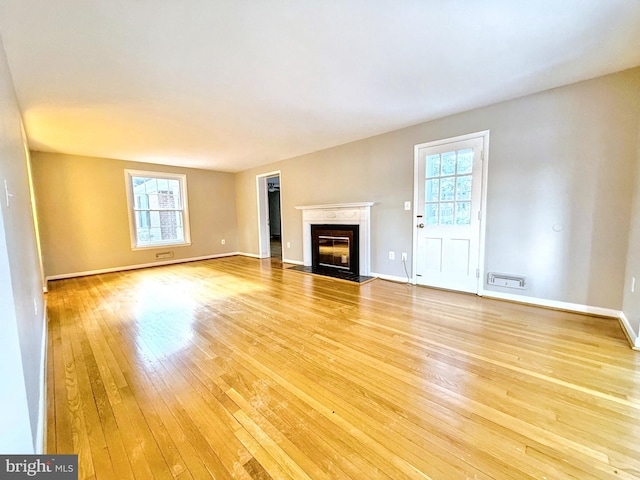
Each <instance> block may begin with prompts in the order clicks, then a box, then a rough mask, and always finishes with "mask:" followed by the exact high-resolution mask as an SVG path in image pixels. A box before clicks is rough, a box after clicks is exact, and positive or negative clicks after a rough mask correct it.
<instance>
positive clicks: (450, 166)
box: [442, 152, 456, 175]
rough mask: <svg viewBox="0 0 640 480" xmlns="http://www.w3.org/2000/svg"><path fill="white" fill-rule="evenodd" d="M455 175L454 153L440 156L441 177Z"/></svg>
mask: <svg viewBox="0 0 640 480" xmlns="http://www.w3.org/2000/svg"><path fill="white" fill-rule="evenodd" d="M455 173H456V152H447V153H443V154H442V175H453V174H455Z"/></svg>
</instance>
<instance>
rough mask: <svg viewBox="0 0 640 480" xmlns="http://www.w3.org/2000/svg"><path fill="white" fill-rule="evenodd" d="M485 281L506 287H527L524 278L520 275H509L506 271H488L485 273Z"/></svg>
mask: <svg viewBox="0 0 640 480" xmlns="http://www.w3.org/2000/svg"><path fill="white" fill-rule="evenodd" d="M487 283H488V284H489V285H496V286H498V287H507V288H520V289H524V288H527V282H526V278H525V277H523V276H522V275H511V274H508V273H495V272H489V273H488V274H487Z"/></svg>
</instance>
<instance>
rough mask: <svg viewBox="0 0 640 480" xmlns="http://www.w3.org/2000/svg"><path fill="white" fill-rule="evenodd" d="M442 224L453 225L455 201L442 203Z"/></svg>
mask: <svg viewBox="0 0 640 480" xmlns="http://www.w3.org/2000/svg"><path fill="white" fill-rule="evenodd" d="M440 225H453V202H447V203H441V204H440Z"/></svg>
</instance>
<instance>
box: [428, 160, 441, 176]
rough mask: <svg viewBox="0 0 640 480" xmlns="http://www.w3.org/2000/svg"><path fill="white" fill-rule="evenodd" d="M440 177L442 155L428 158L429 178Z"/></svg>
mask: <svg viewBox="0 0 640 480" xmlns="http://www.w3.org/2000/svg"><path fill="white" fill-rule="evenodd" d="M439 176H440V155H429V156H428V157H427V178H433V177H439Z"/></svg>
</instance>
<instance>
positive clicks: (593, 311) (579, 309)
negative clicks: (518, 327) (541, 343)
mask: <svg viewBox="0 0 640 480" xmlns="http://www.w3.org/2000/svg"><path fill="white" fill-rule="evenodd" d="M480 296H482V297H485V298H495V299H498V300H509V301H511V302H517V303H525V304H528V305H535V306H538V307H548V308H556V309H558V310H567V311H570V312H575V313H586V314H588V315H598V316H601V317H611V318H620V310H613V309H611V308H602V307H592V306H590V305H582V304H580V303H569V302H560V301H558V300H547V299H546V298H536V297H527V296H525V295H515V294H513V293H502V292H494V291H493V290H485V291H484V292H483V294H482V295H480Z"/></svg>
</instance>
